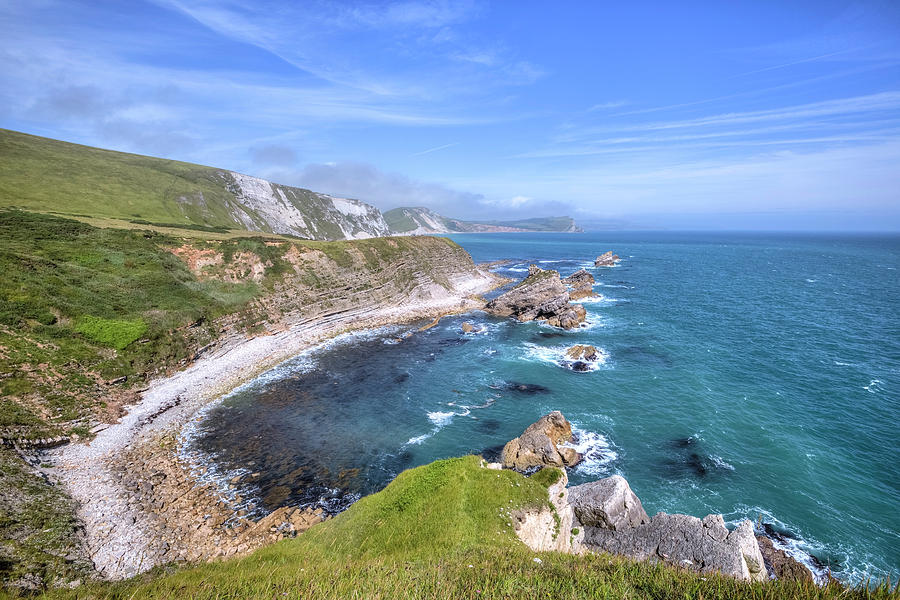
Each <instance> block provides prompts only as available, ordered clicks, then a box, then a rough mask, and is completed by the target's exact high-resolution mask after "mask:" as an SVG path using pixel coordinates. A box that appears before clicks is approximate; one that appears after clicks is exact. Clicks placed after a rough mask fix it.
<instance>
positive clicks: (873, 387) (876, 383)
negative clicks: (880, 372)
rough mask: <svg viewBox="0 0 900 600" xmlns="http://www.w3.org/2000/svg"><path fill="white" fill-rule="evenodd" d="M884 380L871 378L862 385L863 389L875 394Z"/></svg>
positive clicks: (880, 388)
mask: <svg viewBox="0 0 900 600" xmlns="http://www.w3.org/2000/svg"><path fill="white" fill-rule="evenodd" d="M883 385H884V382H883V381H882V380H880V379H873V380H871V381H870V382H869V385H864V386H863V389H864V390H866V391H867V392H869V393H870V394H877V393H878V392H880V391H882V390H883V389H884V388H883Z"/></svg>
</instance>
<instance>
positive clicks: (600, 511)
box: [569, 475, 650, 531]
mask: <svg viewBox="0 0 900 600" xmlns="http://www.w3.org/2000/svg"><path fill="white" fill-rule="evenodd" d="M569 501H570V502H571V503H572V507H573V508H574V509H575V516H576V517H578V520H579V521H580V522H581V524H582V525H588V526H591V527H603V528H605V529H611V530H613V531H623V530H625V529H630V528H632V527H637V526H638V525H644V524H645V523H649V522H650V517H648V516H647V513H646V512H645V511H644V506H643V505H642V504H641V501H640V499H639V498H638V497H637V496H636V495H635V493H634V492H632V491H631V486H629V485H628V482H627V481H626V480H625V478H624V477H622V476H621V475H613V476H612V477H607V478H606V479H600V480H598V481H590V482H588V483H584V484H582V485H577V486H575V487H573V488H570V489H569Z"/></svg>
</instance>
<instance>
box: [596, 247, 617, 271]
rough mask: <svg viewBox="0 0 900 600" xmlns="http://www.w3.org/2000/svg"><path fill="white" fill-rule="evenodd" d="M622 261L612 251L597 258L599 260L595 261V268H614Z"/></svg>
mask: <svg viewBox="0 0 900 600" xmlns="http://www.w3.org/2000/svg"><path fill="white" fill-rule="evenodd" d="M620 260H622V259H620V258H619V255H618V254H613V253H612V251H609V252H604V253H603V254H601V255H600V256H598V257H597V260H595V261H594V266H595V267H614V266H615V265H616V263H617V262H619V261H620Z"/></svg>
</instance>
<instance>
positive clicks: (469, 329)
mask: <svg viewBox="0 0 900 600" xmlns="http://www.w3.org/2000/svg"><path fill="white" fill-rule="evenodd" d="M462 330H463V333H472V332H473V331H475V328H474V327H473V326H472V324H471V323H469V322H468V321H465V322H464V323H463V324H462Z"/></svg>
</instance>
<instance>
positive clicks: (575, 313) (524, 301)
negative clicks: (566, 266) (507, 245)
mask: <svg viewBox="0 0 900 600" xmlns="http://www.w3.org/2000/svg"><path fill="white" fill-rule="evenodd" d="M485 310H486V311H487V312H488V313H490V314H493V315H496V316H499V317H514V318H516V319H518V320H519V321H535V320H537V321H546V322H547V324H548V325H552V326H554V327H562V328H563V329H572V328H574V327H578V325H579V324H580V323H582V322H583V321H584V319H585V316H586V312H585V310H584V307H583V306H581V305H580V304H571V303H570V302H569V292H568V290H566V287H565V286H564V285H563V284H562V281H560V278H559V273H558V272H556V271H544V270H542V269H540V268H538V267H535V266H534V265H532V269H531V270H530V272H529V275H528V277H527V278H525V280H524V281H522V282H521V283H520V284H519V285H517V286H516V287H514V288H513V289H511V290H509V291H508V292H506V293H504V294H501V295H500V296H498V297H496V298H494V299H493V300H491V301H490V302H488V304H487V306H486V307H485Z"/></svg>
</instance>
